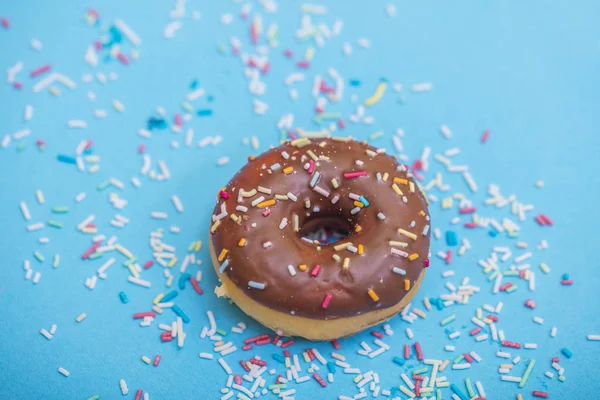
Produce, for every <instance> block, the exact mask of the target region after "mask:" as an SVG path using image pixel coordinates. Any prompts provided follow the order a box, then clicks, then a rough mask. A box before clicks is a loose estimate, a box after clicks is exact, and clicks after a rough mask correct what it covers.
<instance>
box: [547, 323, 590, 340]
mask: <svg viewBox="0 0 600 400" xmlns="http://www.w3.org/2000/svg"><path fill="white" fill-rule="evenodd" d="M557 332H558V328H557V327H555V326H553V327H552V330H551V331H550V337H555V336H556V333H557ZM588 340H589V338H588Z"/></svg>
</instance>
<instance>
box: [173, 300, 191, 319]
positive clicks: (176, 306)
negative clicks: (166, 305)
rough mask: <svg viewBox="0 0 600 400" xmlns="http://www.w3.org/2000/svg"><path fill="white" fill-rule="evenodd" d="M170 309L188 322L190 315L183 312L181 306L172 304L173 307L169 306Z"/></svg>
mask: <svg viewBox="0 0 600 400" xmlns="http://www.w3.org/2000/svg"><path fill="white" fill-rule="evenodd" d="M171 310H173V312H174V313H175V314H177V316H178V317H181V320H182V321H183V322H184V323H186V324H187V323H188V322H190V317H188V316H187V314H186V313H184V312H183V310H182V309H181V308H179V306H178V305H177V304H173V307H171Z"/></svg>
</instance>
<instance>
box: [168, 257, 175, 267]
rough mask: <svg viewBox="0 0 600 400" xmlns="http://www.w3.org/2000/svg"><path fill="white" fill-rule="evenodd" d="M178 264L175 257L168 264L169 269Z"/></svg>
mask: <svg viewBox="0 0 600 400" xmlns="http://www.w3.org/2000/svg"><path fill="white" fill-rule="evenodd" d="M175 264H177V257H173V258H171V261H169V263H168V264H167V267H169V268H173V266H174V265H175Z"/></svg>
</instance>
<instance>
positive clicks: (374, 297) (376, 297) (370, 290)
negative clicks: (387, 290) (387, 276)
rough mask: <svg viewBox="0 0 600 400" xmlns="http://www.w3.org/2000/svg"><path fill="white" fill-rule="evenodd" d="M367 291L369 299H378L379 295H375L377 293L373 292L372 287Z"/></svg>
mask: <svg viewBox="0 0 600 400" xmlns="http://www.w3.org/2000/svg"><path fill="white" fill-rule="evenodd" d="M367 293H368V294H369V296H371V299H373V301H379V296H377V293H375V291H374V290H373V289H369V291H368V292H367Z"/></svg>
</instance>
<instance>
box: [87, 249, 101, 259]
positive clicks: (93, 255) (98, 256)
mask: <svg viewBox="0 0 600 400" xmlns="http://www.w3.org/2000/svg"><path fill="white" fill-rule="evenodd" d="M103 255H104V254H102V253H98V252H97V251H95V252H93V253H92V254H90V256H89V257H88V260H95V259H96V258H100V257H102V256H103Z"/></svg>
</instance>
